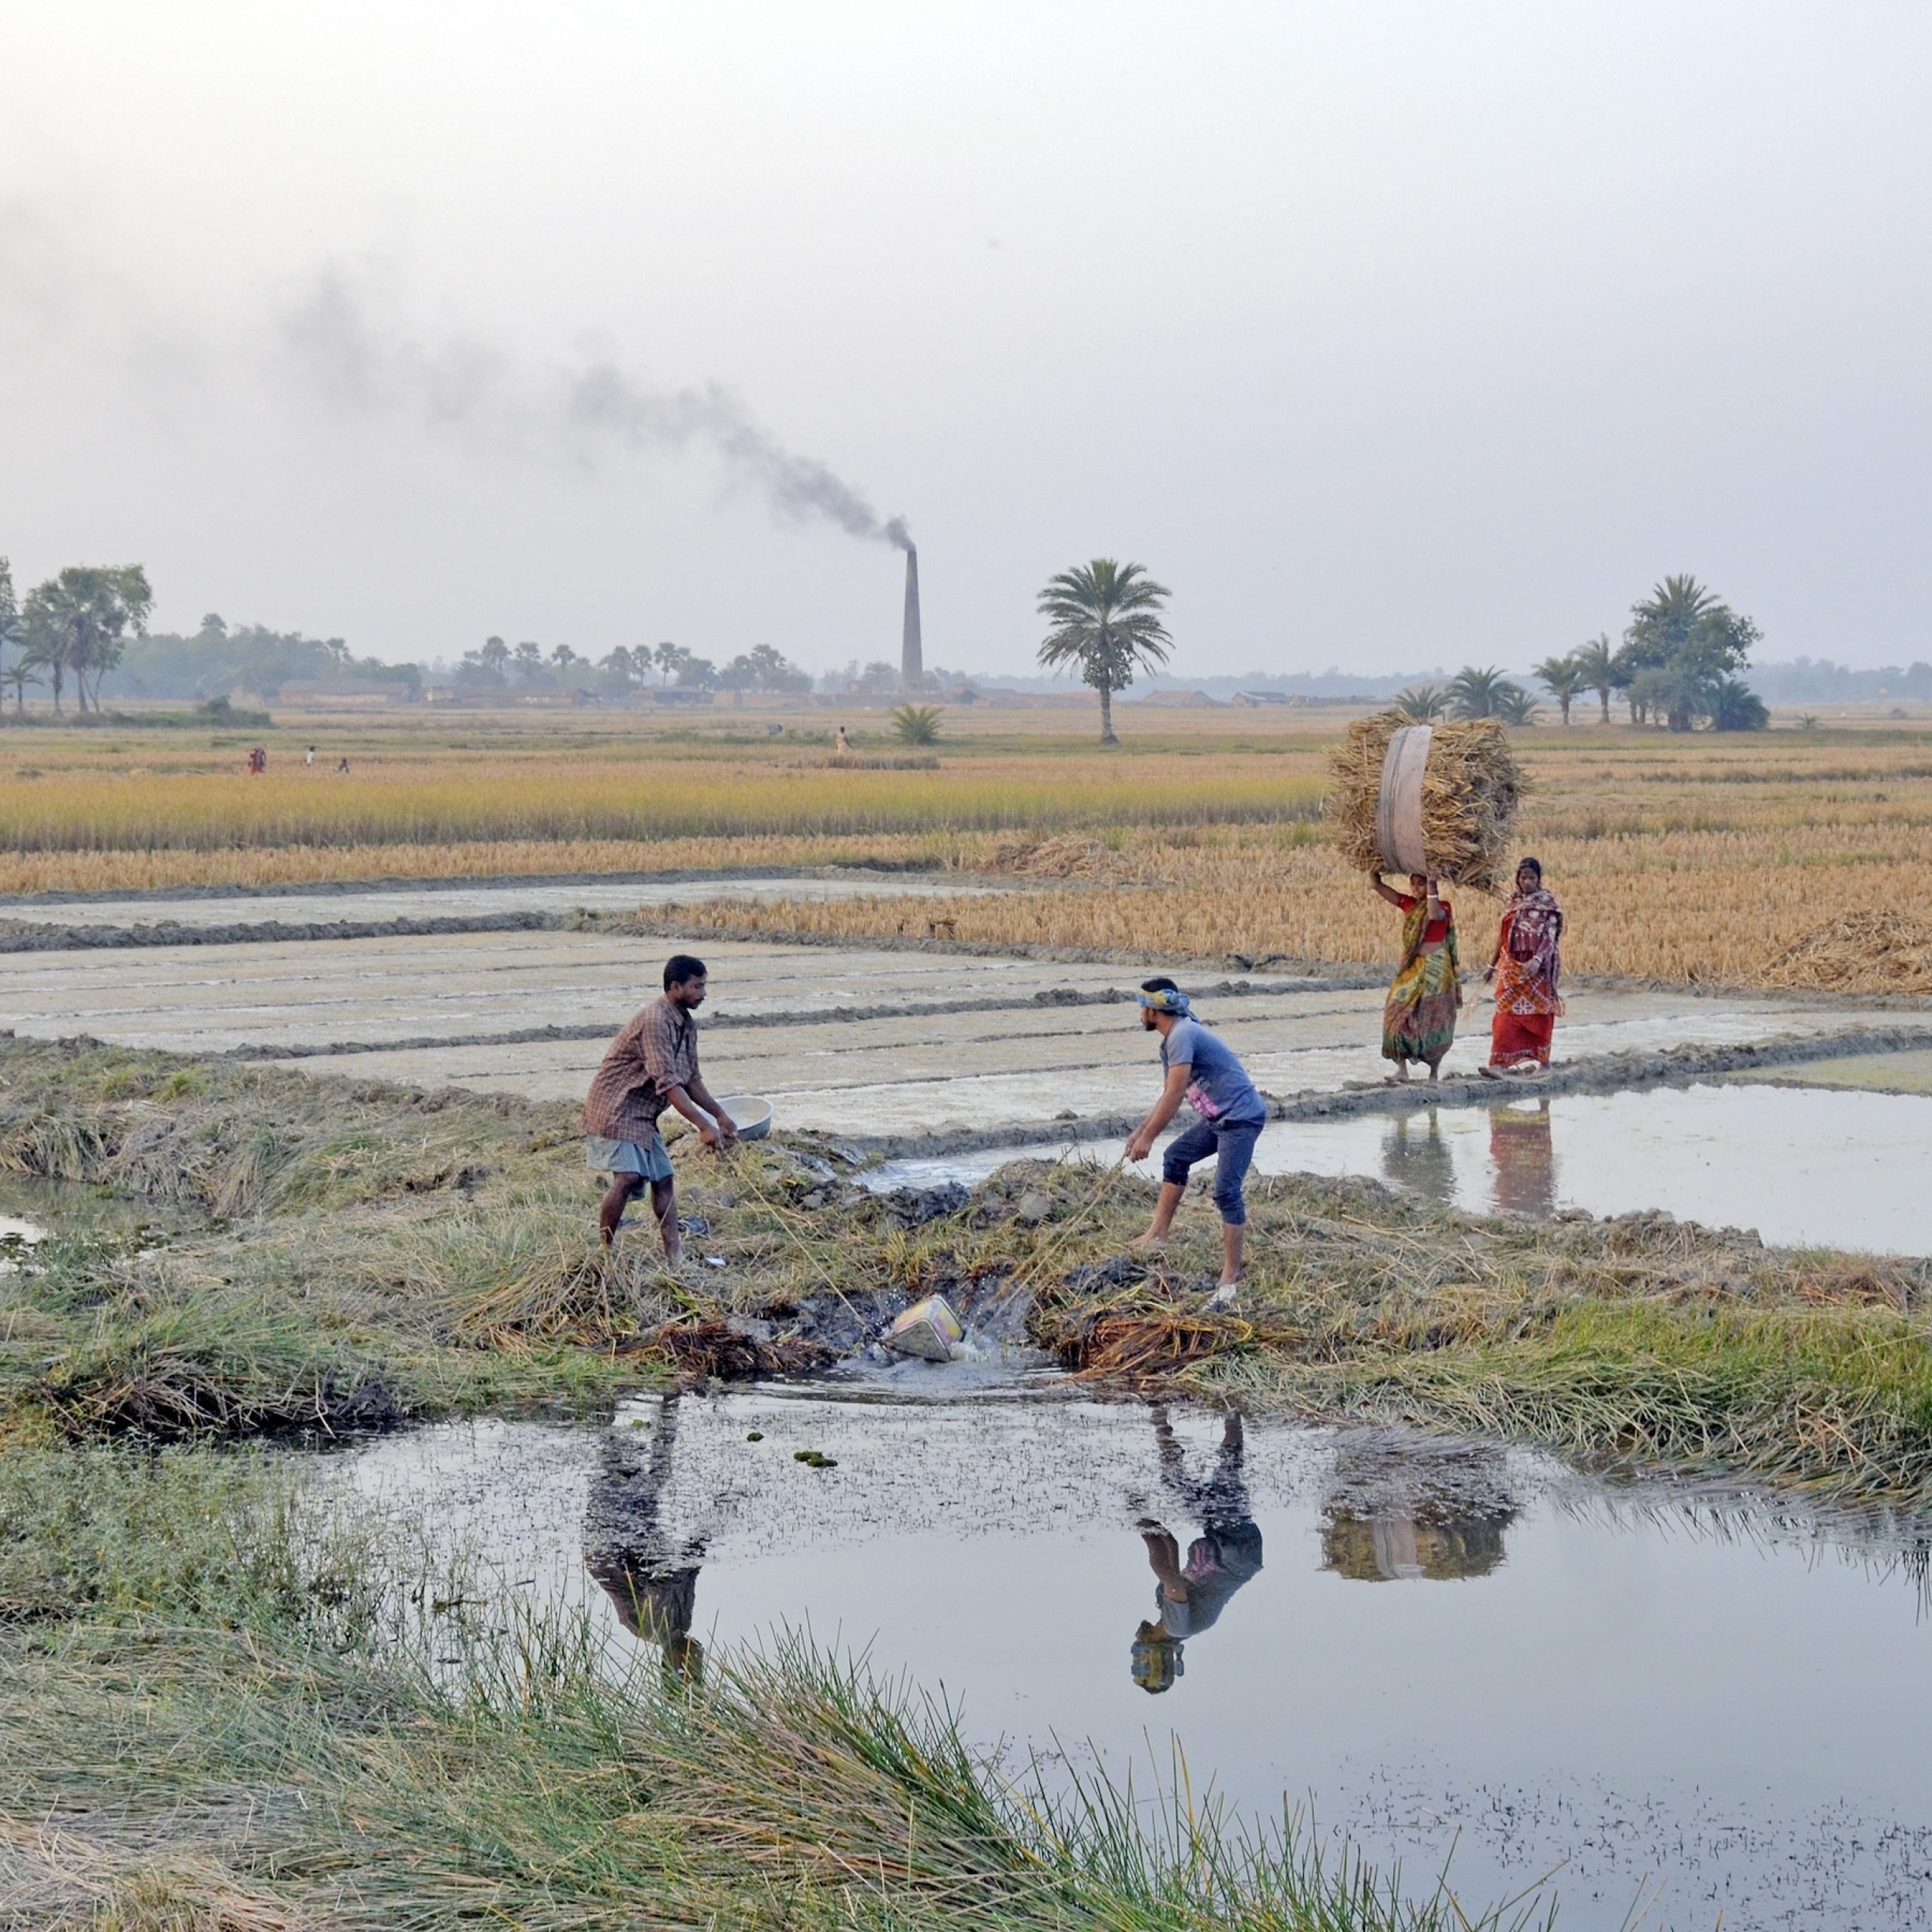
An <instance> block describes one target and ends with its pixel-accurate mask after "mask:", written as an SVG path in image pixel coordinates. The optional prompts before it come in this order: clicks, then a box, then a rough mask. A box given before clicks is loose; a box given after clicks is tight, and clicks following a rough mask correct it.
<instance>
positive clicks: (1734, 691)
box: [1709, 678, 1771, 731]
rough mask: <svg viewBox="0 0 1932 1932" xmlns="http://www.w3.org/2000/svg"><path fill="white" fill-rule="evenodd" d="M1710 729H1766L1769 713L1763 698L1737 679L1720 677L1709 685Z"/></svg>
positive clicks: (1769, 720) (1769, 718)
mask: <svg viewBox="0 0 1932 1932" xmlns="http://www.w3.org/2000/svg"><path fill="white" fill-rule="evenodd" d="M1709 703H1710V707H1711V729H1712V731H1766V730H1767V729H1769V728H1770V722H1771V714H1770V712H1768V711H1767V710H1766V709H1764V700H1763V699H1762V698H1761V697H1759V696H1758V694H1757V693H1756V692H1755V691H1753V690H1752V688H1751V687H1750V686H1749V685H1747V684H1746V683H1745V681H1743V678H1718V681H1716V683H1715V684H1714V685H1712V687H1711V690H1710V694H1709Z"/></svg>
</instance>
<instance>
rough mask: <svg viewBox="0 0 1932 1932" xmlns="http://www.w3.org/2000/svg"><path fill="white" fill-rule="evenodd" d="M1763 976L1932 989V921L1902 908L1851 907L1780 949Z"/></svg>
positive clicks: (1828, 986) (1828, 985) (1776, 980)
mask: <svg viewBox="0 0 1932 1932" xmlns="http://www.w3.org/2000/svg"><path fill="white" fill-rule="evenodd" d="M1764 979H1765V981H1766V983H1767V984H1769V985H1771V986H1805V987H1809V988H1812V989H1816V990H1817V991H1820V992H1898V993H1926V992H1932V925H1928V924H1927V923H1926V922H1925V921H1924V920H1923V919H1915V918H1912V917H1911V916H1910V915H1908V914H1905V913H1900V912H1848V913H1847V914H1846V915H1844V917H1843V918H1837V919H1833V920H1832V921H1831V922H1830V923H1829V924H1827V925H1823V926H1820V927H1819V928H1817V930H1816V931H1812V932H1808V933H1807V934H1805V935H1804V937H1803V938H1801V939H1800V940H1798V942H1797V943H1795V945H1793V946H1790V947H1789V948H1788V949H1786V951H1785V952H1782V953H1780V954H1779V955H1778V956H1777V958H1775V959H1774V960H1773V961H1771V963H1770V966H1769V967H1768V968H1767V969H1766V971H1765V974H1764Z"/></svg>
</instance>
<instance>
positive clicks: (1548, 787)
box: [0, 706, 1932, 992]
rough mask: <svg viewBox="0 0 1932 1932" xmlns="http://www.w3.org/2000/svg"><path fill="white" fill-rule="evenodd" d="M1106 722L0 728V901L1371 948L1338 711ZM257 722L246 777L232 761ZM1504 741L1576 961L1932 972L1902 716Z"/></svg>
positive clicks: (1379, 933)
mask: <svg viewBox="0 0 1932 1932" xmlns="http://www.w3.org/2000/svg"><path fill="white" fill-rule="evenodd" d="M1122 715H1123V724H1122V731H1123V734H1124V739H1125V743H1124V745H1123V746H1122V747H1121V749H1120V750H1119V751H1118V752H1107V753H1103V752H1101V751H1100V749H1098V747H1097V746H1095V745H1094V743H1093V742H1092V737H1091V724H1090V721H1089V720H1088V718H1087V717H1086V716H1085V715H1084V713H1083V712H1078V711H1070V710H1067V709H1058V710H1047V709H1042V710H1039V711H1035V712H1024V711H1004V710H1002V711H982V712H979V713H978V714H977V715H974V714H973V713H971V712H968V711H966V710H964V709H961V708H958V707H955V708H954V709H952V710H951V711H949V712H948V713H947V715H946V719H945V721H944V724H945V731H946V737H945V738H944V739H943V741H942V743H941V745H940V747H939V749H938V751H937V755H936V761H933V762H931V763H930V764H928V763H927V762H926V761H924V760H919V761H912V760H906V759H903V758H901V759H899V760H898V762H899V763H900V764H909V765H911V766H912V768H906V769H891V768H884V767H887V766H889V765H890V764H892V763H893V762H894V752H895V747H894V746H893V745H892V744H891V741H890V737H889V734H888V732H887V731H885V729H884V724H883V721H881V720H878V719H877V718H876V717H874V718H872V719H870V720H867V719H866V718H865V716H864V715H863V714H855V715H854V718H855V721H857V722H858V724H859V728H858V729H857V732H856V734H855V737H854V757H853V758H852V759H851V760H849V761H842V762H841V764H840V765H838V766H835V765H834V764H832V761H831V758H830V739H831V734H832V730H833V729H834V728H835V723H836V722H837V720H836V718H835V715H833V714H831V713H828V712H816V711H814V712H792V713H786V714H774V715H771V716H769V717H766V716H764V715H761V714H756V713H752V712H746V713H743V714H738V713H734V712H720V713H718V714H717V716H716V718H715V719H712V718H707V719H706V720H705V721H703V722H702V723H696V722H685V721H678V722H676V723H675V724H660V723H656V722H654V721H652V720H651V719H650V718H648V717H646V718H641V719H640V718H634V717H629V716H615V715H614V716H611V717H603V716H599V715H595V714H573V715H569V716H567V717H566V716H552V717H540V718H521V717H516V716H514V715H508V714H504V715H494V714H464V715H459V716H456V717H453V718H452V717H430V716H427V715H423V716H420V717H417V716H414V715H412V716H411V717H409V718H399V719H396V720H393V721H392V720H391V719H389V718H386V717H381V718H370V717H364V718H355V719H349V720H330V719H321V720H317V721H307V720H303V721H300V722H295V723H292V724H289V725H288V726H285V727H283V728H279V729H276V730H273V731H266V732H263V733H260V734H236V733H222V732H209V733H207V734H198V733H196V732H194V731H191V730H187V729H182V728H171V729H159V728H137V727H125V728H122V727H119V726H116V725H115V724H108V725H106V726H103V727H101V728H97V729H92V730H89V731H76V730H71V729H70V730H66V731H60V730H57V729H53V728H45V727H43V726H40V725H36V726H35V727H33V728H27V729H21V728H13V729H9V730H0V845H4V848H5V851H4V854H3V855H0V891H5V892H9V893H15V894H21V893H33V892H42V891H125V890H129V889H141V888H166V887H182V886H219V885H242V886H266V885H272V884H296V883H303V882H315V881H325V880H358V879H361V880H366V879H374V878H441V877H450V876H468V877H478V878H480V877H486V876H500V875H531V874H537V873H580V872H583V873H591V872H631V871H665V870H692V871H704V870H712V869H724V868H734V867H761V868H771V867H774V866H798V867H801V868H811V867H817V866H827V865H836V864H841V863H845V864H849V863H854V862H857V863H874V864H883V865H887V866H917V867H923V868H930V869H934V870H937V871H939V872H945V871H946V870H948V869H950V870H954V871H957V872H959V873H960V874H961V875H962V876H964V875H972V876H974V877H979V876H982V875H989V876H992V877H994V878H998V877H1000V876H1002V875H1011V876H1013V877H1014V879H1015V881H1016V882H1017V883H1020V882H1023V883H1025V884H1026V885H1027V886H1028V888H1029V890H1028V891H1026V893H1025V894H1024V895H1023V896H1020V895H1018V894H1016V895H1015V896H1014V897H1004V896H998V895H995V896H993V897H977V898H974V899H970V900H969V899H964V898H961V899H960V900H955V901H950V902H948V903H943V904H940V905H937V906H934V905H928V906H923V907H922V908H921V911H920V913H919V915H918V917H919V918H921V920H923V921H934V920H938V921H946V922H949V924H948V925H946V926H943V927H942V928H941V930H943V931H944V930H949V931H951V932H952V934H953V935H954V936H955V937H957V938H958V939H959V940H962V941H967V942H975V943H994V944H1014V943H1034V944H1044V945H1050V946H1072V947H1097V948H1106V949H1120V948H1130V949H1134V950H1136V951H1137V952H1149V951H1152V952H1161V953H1163V954H1165V955H1172V956H1174V957H1177V958H1187V957H1195V958H1224V957H1226V956H1229V955H1238V956H1241V957H1245V958H1249V959H1251V960H1254V961H1261V960H1263V959H1267V958H1278V959H1282V960H1313V961H1334V962H1349V963H1355V964H1372V963H1376V962H1379V961H1381V960H1383V959H1384V958H1386V957H1387V956H1388V955H1389V952H1390V950H1391V949H1392V945H1393V943H1394V934H1393V933H1392V930H1391V924H1390V915H1389V912H1388V910H1387V909H1386V906H1383V905H1382V904H1381V903H1380V901H1378V900H1375V899H1374V898H1373V897H1371V895H1370V894H1369V893H1368V891H1367V889H1366V888H1365V886H1364V884H1362V882H1361V878H1360V875H1358V874H1356V873H1354V872H1351V871H1349V869H1347V868H1346V866H1344V865H1343V863H1341V861H1340V857H1338V853H1337V840H1336V838H1335V835H1334V829H1333V828H1332V827H1331V826H1329V825H1328V824H1327V823H1324V820H1323V818H1322V815H1321V814H1322V802H1323V798H1324V792H1326V790H1327V759H1328V756H1329V754H1330V752H1331V750H1332V749H1333V747H1334V745H1335V744H1336V743H1337V742H1339V740H1340V737H1341V734H1342V733H1343V731H1344V729H1345V728H1346V724H1347V722H1348V718H1347V717H1346V715H1344V714H1343V713H1342V712H1339V711H1331V710H1326V709H1324V710H1310V711H1296V712H1288V713H1287V714H1286V715H1284V716H1281V717H1266V718H1262V717H1258V716H1257V714H1255V713H1254V712H1233V711H1210V712H1193V711H1181V710H1175V709H1166V708H1163V707H1155V706H1149V707H1146V708H1144V709H1139V710H1137V709H1135V708H1134V707H1133V706H1124V707H1123V712H1122ZM773 726H777V727H780V730H778V731H776V732H774V731H772V730H771V727H773ZM258 739H259V740H260V741H261V742H263V743H265V744H266V747H267V749H268V750H269V771H268V772H267V774H266V776H264V777H259V778H251V777H248V776H247V775H246V774H245V771H244V768H243V761H244V758H245V752H246V749H247V748H248V746H249V745H250V744H251V743H254V742H256V741H257V740H258ZM1513 742H1514V746H1515V750H1516V752H1517V755H1518V758H1520V760H1521V762H1522V764H1523V766H1524V769H1525V771H1526V773H1527V777H1528V780H1529V783H1530V785H1531V793H1530V796H1529V798H1528V800H1527V804H1526V806H1525V808H1524V813H1523V816H1522V817H1521V820H1520V821H1519V831H1518V842H1519V844H1520V846H1521V849H1524V850H1525V851H1534V852H1535V853H1536V854H1537V856H1538V857H1540V858H1541V859H1542V860H1543V863H1544V865H1545V866H1546V869H1547V872H1548V875H1549V878H1550V881H1551V882H1552V884H1553V885H1554V887H1555V889H1556V891H1557V892H1558V895H1559V897H1561V899H1562V900H1563V901H1564V904H1565V906H1566V907H1567V910H1568V912H1569V915H1570V925H1569V930H1568V933H1567V936H1566V959H1567V964H1568V965H1569V967H1570V968H1571V970H1572V971H1576V972H1583V973H1591V974H1620V975H1626V976H1630V977H1636V978H1639V979H1644V980H1659V981H1663V982H1667V983H1675V984H1687V983H1689V984H1698V985H1715V986H1739V987H1746V986H1758V985H1802V986H1820V987H1826V988H1836V989H1844V990H1847V991H1859V992H1894V991H1918V992H1924V991H1927V990H1932V930H1928V928H1927V924H1926V921H1924V919H1923V918H1922V917H1921V915H1918V913H1917V912H1915V907H1916V906H1917V904H1918V891H1919V884H1920V877H1919V872H1920V863H1921V855H1922V853H1923V851H1924V840H1925V835H1926V832H1927V828H1928V825H1932V728H1927V725H1926V724H1924V722H1923V721H1918V722H1915V721H1909V720H1907V721H1897V720H1891V719H1887V718H1872V719H1871V720H1869V721H1842V722H1839V723H1836V724H1834V725H1833V726H1832V728H1829V729H1826V730H1819V729H1799V728H1796V727H1795V726H1791V725H1786V726H1783V727H1782V728H1777V729H1774V730H1773V731H1770V732H1768V733H1762V734H1743V735H1739V736H1737V737H1710V736H1708V735H1699V736H1696V737H1677V736H1672V735H1671V734H1667V733H1662V732H1657V731H1637V730H1635V729H1633V728H1629V727H1627V726H1621V725H1612V726H1610V727H1604V726H1602V725H1600V724H1592V725H1587V726H1586V725H1581V724H1580V725H1577V726H1576V727H1573V728H1568V729H1564V728H1561V727H1560V726H1556V725H1552V724H1545V725H1543V726H1541V727H1540V728H1536V729H1533V730H1528V731H1521V732H1518V733H1516V734H1514V735H1513ZM308 743H318V745H319V746H321V755H319V756H318V761H317V763H316V764H315V766H314V767H312V768H309V767H306V766H305V765H304V764H303V763H302V761H301V758H302V752H303V748H304V746H306V744H308ZM344 756H346V757H347V758H349V762H350V769H349V771H348V772H347V773H346V774H343V773H341V772H339V771H337V769H336V761H337V759H339V758H341V757H344ZM1042 887H1044V890H1042V889H1041V888H1042ZM692 898H693V902H694V903H697V902H698V901H700V900H702V898H703V894H702V893H701V892H699V891H694V893H693V895H692ZM1471 901H1473V903H1470V902H1471ZM1490 914H1491V906H1490V905H1489V903H1487V902H1486V901H1485V900H1483V899H1482V898H1481V897H1480V896H1479V895H1474V894H1466V895H1465V904H1464V907H1463V924H1464V928H1465V939H1464V945H1465V949H1466V951H1474V950H1475V949H1479V948H1480V947H1481V946H1482V945H1483V944H1484V943H1486V940H1487V936H1488V935H1487V931H1486V930H1485V928H1486V927H1487V923H1488V921H1489V918H1490ZM911 919H912V915H910V914H909V912H908V910H907V909H906V907H905V906H903V905H899V904H894V903H890V902H887V901H884V900H879V901H871V900H866V899H864V898H863V897H862V898H860V899H857V900H843V901H841V902H839V903H821V904H810V903H803V902H791V901H786V900H777V901H775V902H772V903H764V904H761V905H759V906H712V907H709V908H707V909H705V910H704V911H703V912H700V913H698V914H697V915H694V916H693V917H692V918H689V919H688V920H687V921H685V923H686V924H689V925H691V926H694V927H695V928H697V929H699V930H711V931H719V932H724V931H731V932H742V933H752V934H758V933H762V934H800V935H807V934H809V935H812V936H815V937H827V938H839V937H851V938H854V939H857V938H861V937H876V936H880V935H886V934H896V933H900V932H904V931H908V930H912V931H923V930H924V927H923V925H921V926H912V925H911V924H910V923H909V921H911Z"/></svg>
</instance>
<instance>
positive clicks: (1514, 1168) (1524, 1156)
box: [1489, 1100, 1556, 1220]
mask: <svg viewBox="0 0 1932 1932" xmlns="http://www.w3.org/2000/svg"><path fill="white" fill-rule="evenodd" d="M1489 1158H1491V1161H1494V1163H1495V1164H1496V1204H1497V1207H1498V1208H1499V1209H1500V1210H1501V1211H1502V1212H1503V1213H1504V1214H1533V1215H1534V1216H1535V1217H1537V1220H1548V1219H1549V1217H1550V1216H1551V1215H1552V1214H1555V1212H1556V1155H1555V1150H1554V1149H1552V1146H1551V1145H1550V1139H1549V1101H1548V1100H1539V1101H1538V1102H1537V1105H1536V1106H1535V1108H1534V1109H1529V1108H1526V1107H1492V1108H1491V1109H1490V1114H1489Z"/></svg>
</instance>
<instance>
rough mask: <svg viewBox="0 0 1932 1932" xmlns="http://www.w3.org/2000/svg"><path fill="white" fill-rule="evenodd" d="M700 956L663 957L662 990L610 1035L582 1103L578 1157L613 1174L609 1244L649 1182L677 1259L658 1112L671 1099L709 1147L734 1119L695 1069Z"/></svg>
mask: <svg viewBox="0 0 1932 1932" xmlns="http://www.w3.org/2000/svg"><path fill="white" fill-rule="evenodd" d="M704 989H705V971H704V961H703V960H702V959H694V958H692V957H691V955H690V954H689V953H688V952H674V953H673V954H672V955H671V957H670V958H669V959H668V960H666V961H665V964H664V996H663V998H662V999H657V1000H653V1001H651V1004H650V1005H648V1006H647V1007H646V1008H644V1010H643V1011H641V1013H639V1014H637V1015H636V1017H635V1018H634V1019H633V1020H632V1021H631V1023H630V1024H629V1026H626V1028H625V1029H624V1030H623V1032H621V1033H620V1034H619V1035H617V1038H616V1039H615V1040H614V1041H612V1042H611V1050H610V1051H609V1052H608V1053H607V1054H605V1056H604V1063H603V1065H602V1066H600V1067H599V1068H598V1069H597V1072H596V1074H595V1077H594V1078H592V1081H591V1083H590V1096H589V1099H588V1100H586V1101H585V1102H584V1104H583V1131H584V1134H585V1141H584V1150H583V1152H584V1162H585V1164H586V1166H588V1167H590V1168H594V1169H596V1170H597V1171H600V1172H601V1173H604V1174H608V1175H609V1176H610V1177H611V1186H610V1191H609V1192H608V1193H607V1194H605V1196H604V1202H603V1205H602V1207H600V1208H599V1209H598V1216H597V1226H598V1234H599V1235H601V1237H602V1238H603V1242H604V1245H605V1247H609V1246H610V1245H611V1243H612V1242H613V1241H615V1240H616V1239H617V1229H618V1227H619V1226H620V1223H622V1222H623V1218H624V1209H625V1207H626V1206H627V1205H628V1204H629V1202H630V1201H631V1200H632V1197H633V1196H635V1195H638V1194H641V1192H643V1191H644V1189H645V1188H646V1187H647V1186H648V1187H649V1189H651V1212H652V1213H653V1214H654V1215H656V1217H657V1231H658V1232H659V1234H660V1235H662V1236H663V1241H664V1258H665V1260H667V1261H669V1263H672V1266H675V1265H676V1263H677V1261H678V1257H679V1256H680V1255H681V1254H682V1253H683V1251H684V1242H683V1239H682V1238H681V1235H679V1233H678V1204H677V1200H676V1197H675V1194H674V1192H673V1191H672V1185H671V1161H670V1157H669V1155H667V1154H666V1152H665V1151H664V1143H663V1140H662V1139H661V1138H660V1136H659V1134H658V1131H657V1117H658V1115H660V1114H661V1113H663V1111H664V1109H666V1107H675V1109H677V1111H678V1112H679V1113H681V1114H682V1115H684V1117H685V1119H687V1120H688V1121H690V1122H691V1124H692V1126H694V1128H697V1131H698V1137H699V1139H700V1140H702V1141H703V1143H704V1144H705V1145H706V1146H707V1147H716V1146H721V1144H722V1143H724V1142H725V1141H728V1140H736V1139H737V1134H738V1129H737V1123H736V1122H735V1121H733V1119H732V1118H731V1115H729V1114H728V1113H727V1112H725V1111H724V1109H723V1108H722V1107H721V1106H719V1105H718V1103H717V1101H716V1100H714V1099H712V1095H711V1090H710V1089H709V1088H708V1087H706V1085H705V1084H704V1081H703V1079H702V1078H700V1076H699V1074H698V1070H697V1021H696V1020H694V1019H693V1018H692V1017H691V1015H692V1014H694V1013H695V1012H696V1011H697V1009H698V1008H700V1006H702V1005H703V1004H704Z"/></svg>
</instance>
